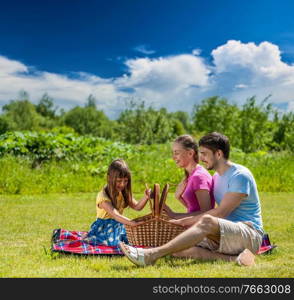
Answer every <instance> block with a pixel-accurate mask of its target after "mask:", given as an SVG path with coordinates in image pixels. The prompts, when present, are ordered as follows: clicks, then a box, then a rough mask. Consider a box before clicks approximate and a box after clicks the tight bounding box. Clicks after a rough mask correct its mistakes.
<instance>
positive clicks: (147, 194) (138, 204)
mask: <svg viewBox="0 0 294 300" xmlns="http://www.w3.org/2000/svg"><path fill="white" fill-rule="evenodd" d="M150 194H151V189H146V190H145V194H144V196H143V198H142V199H141V200H140V201H139V202H138V201H136V200H135V199H134V198H133V199H132V203H130V204H129V206H130V207H131V208H132V209H134V210H142V209H143V208H144V207H145V205H146V203H147V201H148V200H149V199H150Z"/></svg>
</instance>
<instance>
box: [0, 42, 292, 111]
mask: <svg viewBox="0 0 294 300" xmlns="http://www.w3.org/2000/svg"><path fill="white" fill-rule="evenodd" d="M211 56H212V61H211V62H210V63H209V62H207V61H206V60H204V59H203V58H202V57H201V55H200V50H199V49H194V50H193V51H192V53H191V54H181V55H174V56H167V57H158V58H152V59H151V58H136V59H127V60H125V62H124V63H125V66H126V68H127V73H126V74H124V75H122V76H120V77H116V78H107V79H106V78H101V77H99V76H96V75H93V74H89V73H85V72H78V73H72V74H67V75H65V74H64V75H62V74H55V73H49V72H46V71H40V70H34V68H32V67H31V66H26V65H25V64H23V63H21V62H19V61H15V60H10V59H9V58H6V57H4V56H0V104H1V105H3V104H5V103H7V102H8V101H9V100H11V99H15V98H16V97H17V95H18V93H19V91H20V90H25V91H27V92H28V93H29V95H30V99H31V100H32V101H33V102H37V101H38V100H39V99H40V98H41V96H42V95H43V94H44V93H46V92H47V93H48V94H49V96H51V97H52V98H53V99H54V100H55V103H56V105H58V106H59V107H60V108H61V107H62V108H65V109H69V108H71V107H73V106H75V105H84V103H85V101H86V98H87V97H88V96H89V95H90V94H92V95H93V96H94V97H95V98H96V99H97V104H98V107H99V108H100V109H103V110H104V111H105V112H106V113H107V114H108V115H109V116H111V117H117V114H118V112H119V111H120V110H122V109H124V103H125V102H124V100H125V99H126V98H128V97H134V98H135V99H136V98H137V99H140V100H144V101H145V102H146V103H147V104H152V105H153V106H155V107H156V108H158V107H163V106H164V107H167V108H168V109H170V110H185V111H188V112H191V110H192V107H193V105H194V104H195V103H198V102H199V101H200V100H202V99H204V98H206V97H210V96H215V95H219V96H221V97H226V98H228V100H231V101H233V102H237V103H239V104H242V103H244V102H245V100H246V99H247V98H249V97H252V96H256V97H257V100H260V101H261V100H263V99H264V98H265V97H267V96H268V95H270V94H271V95H272V96H271V98H270V100H269V101H270V102H272V103H274V104H277V106H279V107H286V106H287V105H286V104H287V103H288V109H289V110H293V108H294V96H293V95H294V66H293V65H290V64H287V63H285V62H283V61H282V58H281V51H280V49H279V47H278V46H277V45H274V44H272V43H269V42H263V43H260V44H259V45H257V44H255V43H242V42H240V41H228V42H227V43H226V44H224V45H220V46H219V47H217V48H216V49H214V50H213V51H212V52H211ZM285 103H286V104H285Z"/></svg>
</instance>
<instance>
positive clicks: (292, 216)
mask: <svg viewBox="0 0 294 300" xmlns="http://www.w3.org/2000/svg"><path fill="white" fill-rule="evenodd" d="M136 196H137V198H139V197H140V196H141V195H136ZM260 196H261V200H262V211H263V221H264V228H265V230H266V232H268V233H269V234H270V239H271V241H272V242H274V243H275V244H277V245H278V248H277V249H276V250H274V252H273V253H272V254H271V255H259V256H258V257H257V259H256V262H257V264H256V266H254V267H250V268H246V267H240V266H237V265H235V264H234V263H227V262H221V261H212V262H211V261H210V262H208V261H199V260H191V259H189V260H181V259H175V258H171V257H166V258H162V259H160V260H159V261H158V262H157V263H156V265H155V266H149V267H146V268H137V267H136V266H134V265H133V264H132V263H130V262H129V261H128V260H127V259H126V258H124V257H111V258H110V257H101V256H100V257H98V256H91V257H90V256H89V257H85V256H76V255H64V254H59V253H51V252H50V238H51V233H52V230H53V229H55V228H59V227H61V228H64V229H68V230H88V229H89V226H90V224H91V223H92V222H93V221H94V220H95V193H87V194H44V195H13V196H12V195H0V217H1V230H0V277H9V278H14V277H23V278H31V277H42V278H43V277H71V278H72V277H96V278H106V277H110V278H121V277H131V278H146V277H153V278H158V277H166V278H167V277H170V278H171V277H200V278H203V277H242V278H243V277H250V278H252V277H258V278H259V277H278V278H285V277H291V278H293V277H294V252H293V249H294V239H293V232H294V193H261V194H260ZM168 203H169V204H170V206H171V207H173V208H174V209H177V210H178V211H180V210H181V207H180V205H179V204H178V203H176V201H175V200H173V195H172V193H170V194H169V198H168ZM148 211H149V207H147V206H146V208H145V209H144V211H142V212H139V213H138V212H135V211H132V210H129V209H127V210H126V215H128V216H129V217H137V216H138V215H144V214H146V213H147V212H148Z"/></svg>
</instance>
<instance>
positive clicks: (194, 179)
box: [182, 165, 215, 213]
mask: <svg viewBox="0 0 294 300" xmlns="http://www.w3.org/2000/svg"><path fill="white" fill-rule="evenodd" d="M198 190H207V191H208V192H209V195H210V201H211V208H213V207H214V204H215V200H214V196H213V181H212V176H211V175H210V174H209V173H208V171H207V170H206V169H205V168H204V167H202V166H201V165H197V167H196V168H195V170H194V171H193V172H192V174H190V175H189V177H188V183H187V185H186V188H185V190H184V192H183V194H182V199H183V201H184V202H185V204H186V207H187V212H189V213H191V212H194V211H199V210H200V205H199V202H198V199H197V197H196V193H195V192H196V191H198Z"/></svg>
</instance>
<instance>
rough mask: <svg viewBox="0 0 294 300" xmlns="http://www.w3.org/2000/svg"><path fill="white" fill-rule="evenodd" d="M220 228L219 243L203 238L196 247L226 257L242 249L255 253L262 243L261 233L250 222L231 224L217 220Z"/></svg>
mask: <svg viewBox="0 0 294 300" xmlns="http://www.w3.org/2000/svg"><path fill="white" fill-rule="evenodd" d="M217 219H218V223H219V227H220V242H219V243H217V242H215V241H212V240H210V239H208V238H204V239H203V240H202V241H201V242H200V243H199V244H198V245H197V246H199V247H202V248H206V249H209V250H211V251H214V252H219V253H223V254H228V255H238V254H239V253H241V252H242V251H243V250H244V249H246V248H247V249H249V250H250V251H251V252H252V253H257V251H258V250H259V248H260V246H261V243H262V236H263V233H262V232H261V231H259V230H256V229H255V228H254V227H253V226H252V224H250V222H248V223H247V222H246V223H244V222H231V221H228V220H226V219H221V218H217Z"/></svg>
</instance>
